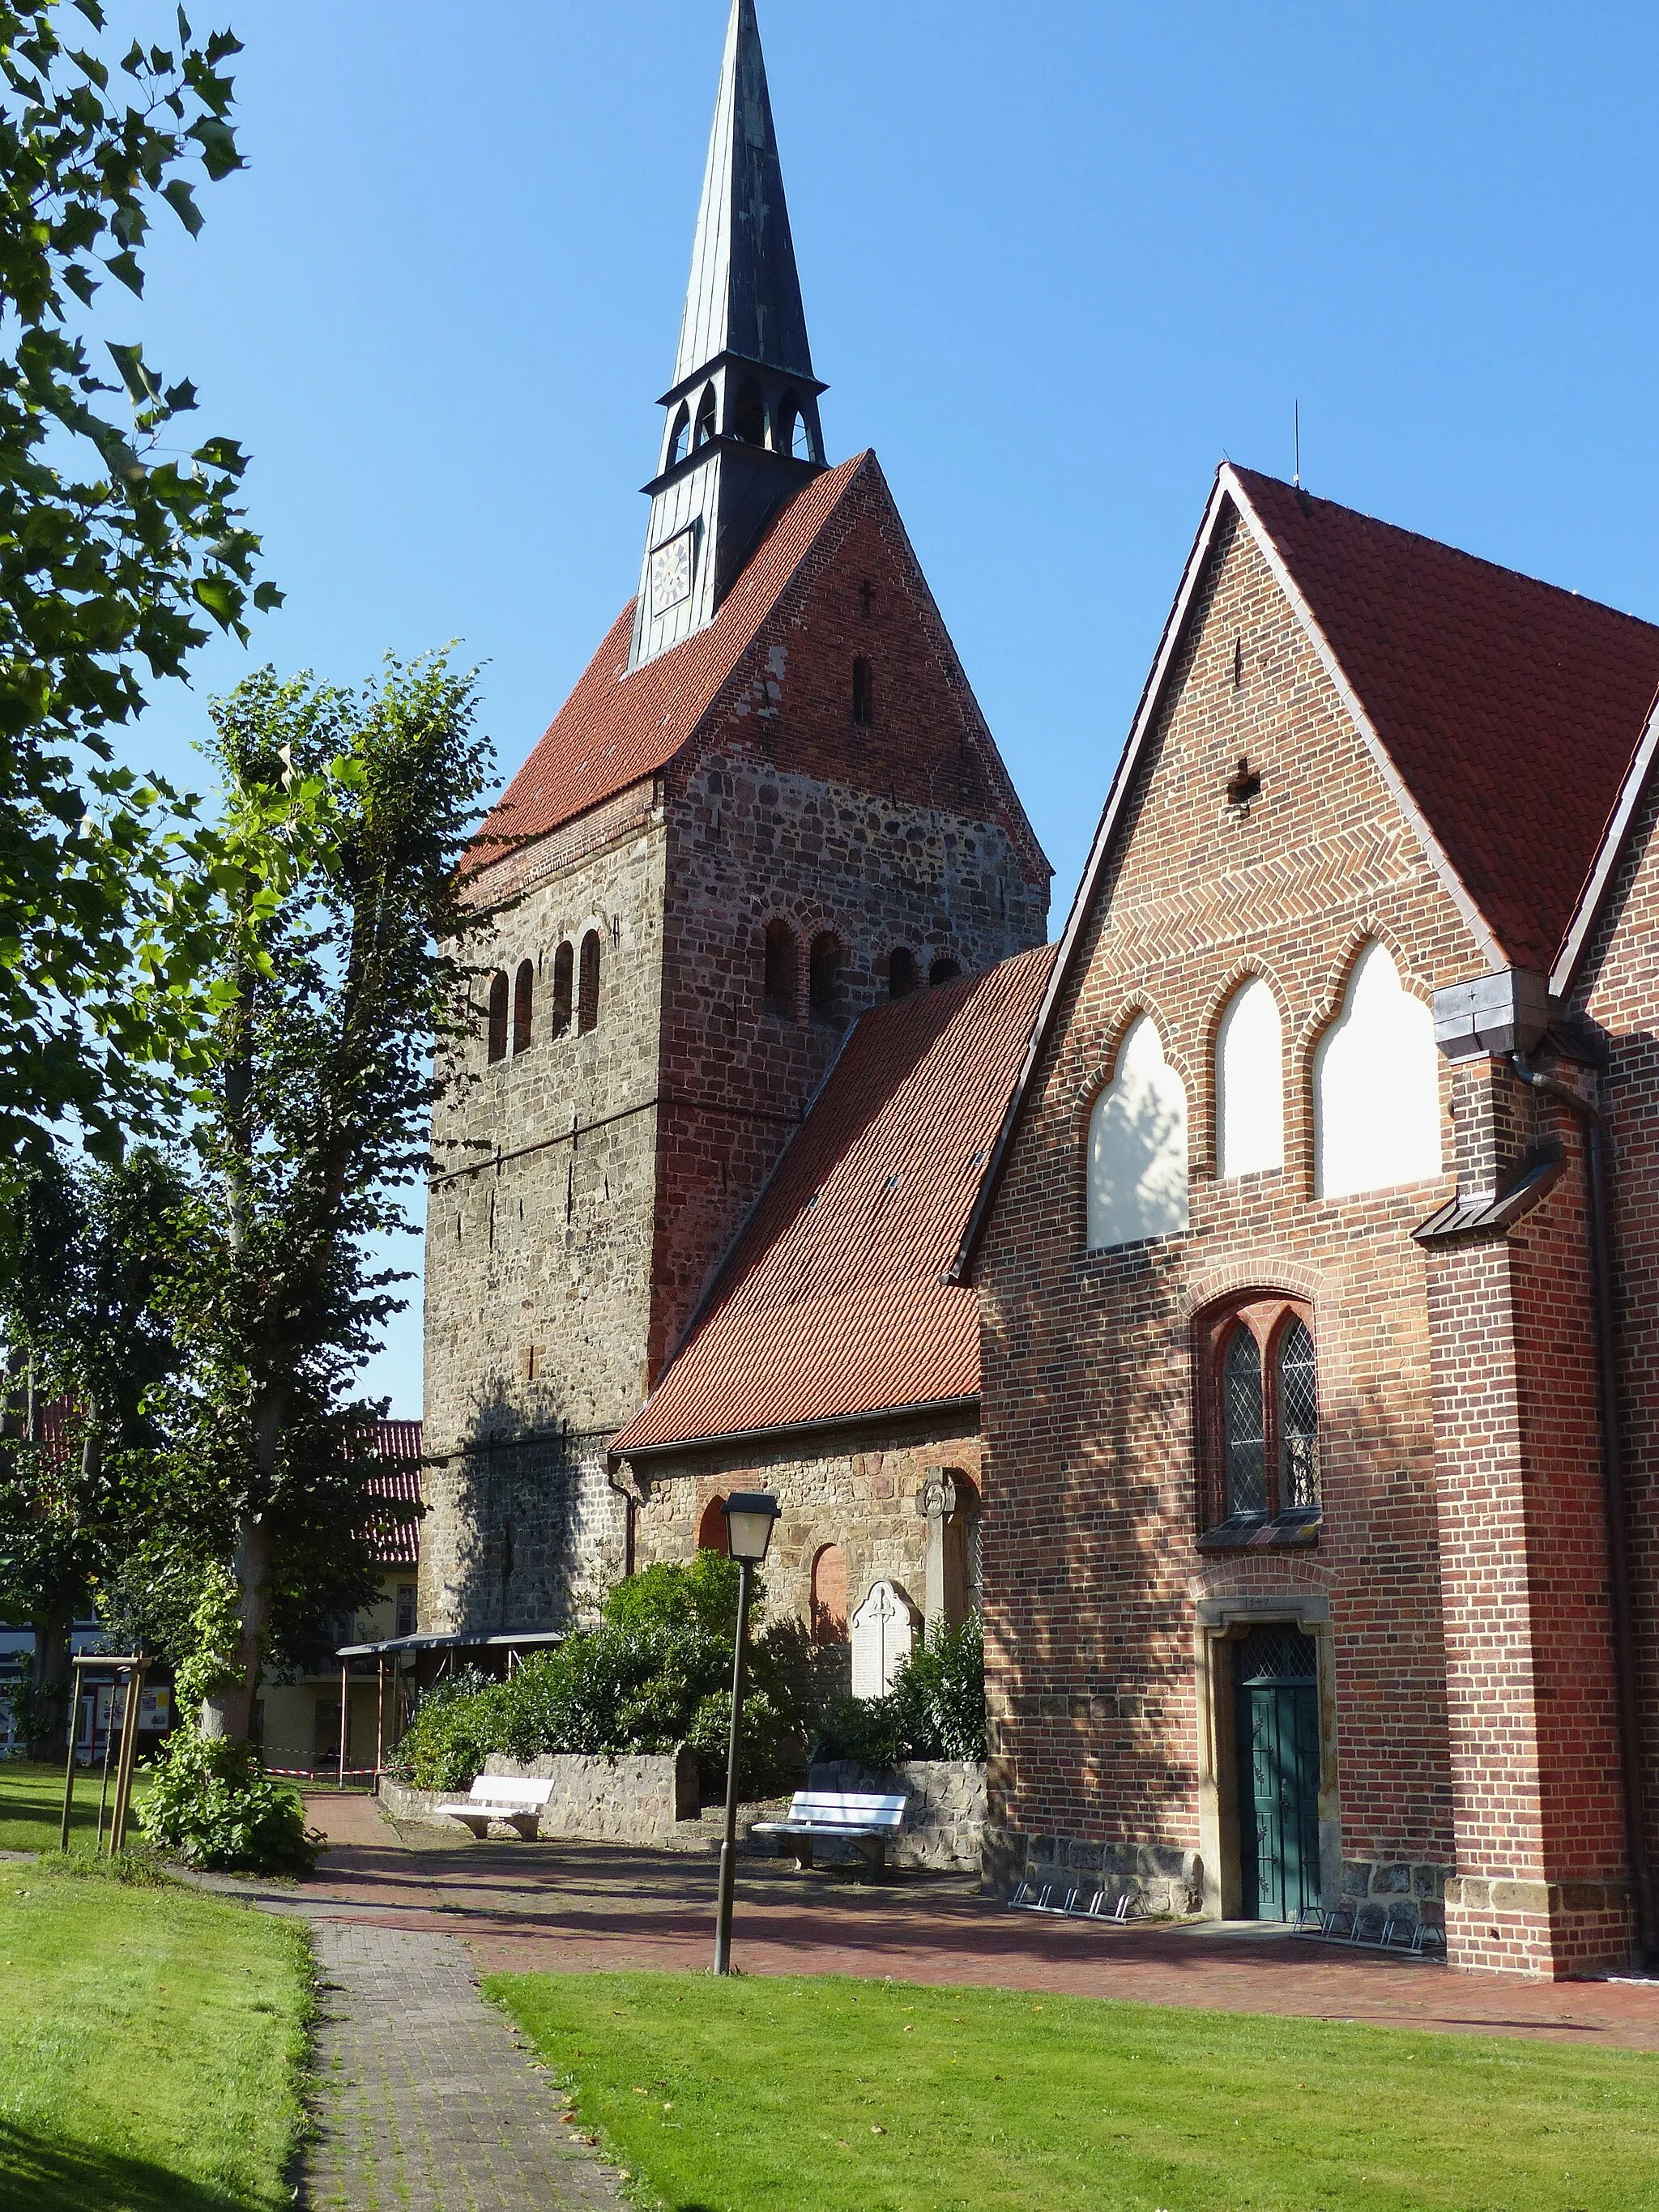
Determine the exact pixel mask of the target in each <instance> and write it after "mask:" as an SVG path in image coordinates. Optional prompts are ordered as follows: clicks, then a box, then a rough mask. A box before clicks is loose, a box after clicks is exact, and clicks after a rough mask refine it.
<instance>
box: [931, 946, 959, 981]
mask: <svg viewBox="0 0 1659 2212" xmlns="http://www.w3.org/2000/svg"><path fill="white" fill-rule="evenodd" d="M961 973H962V963H961V961H960V960H952V959H951V956H950V954H949V953H948V952H947V953H945V954H944V955H942V956H941V957H940V958H939V959H937V960H935V961H934V963H933V966H932V967H931V968H930V969H928V970H927V981H928V982H929V984H930V985H931V986H932V987H933V989H934V990H937V989H938V988H939V985H940V984H941V983H954V982H955V981H956V980H957V976H958V975H961Z"/></svg>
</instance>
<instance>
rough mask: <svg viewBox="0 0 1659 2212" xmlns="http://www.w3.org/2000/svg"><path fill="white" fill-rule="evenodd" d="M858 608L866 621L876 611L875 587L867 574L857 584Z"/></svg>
mask: <svg viewBox="0 0 1659 2212" xmlns="http://www.w3.org/2000/svg"><path fill="white" fill-rule="evenodd" d="M859 609H860V612H861V613H862V615H863V617H864V619H865V620H866V622H868V621H869V619H870V617H871V616H872V614H874V612H875V611H876V587H875V586H874V585H873V584H872V582H871V581H870V579H869V578H868V577H867V576H866V578H865V580H864V581H863V582H862V583H861V584H860V586H859Z"/></svg>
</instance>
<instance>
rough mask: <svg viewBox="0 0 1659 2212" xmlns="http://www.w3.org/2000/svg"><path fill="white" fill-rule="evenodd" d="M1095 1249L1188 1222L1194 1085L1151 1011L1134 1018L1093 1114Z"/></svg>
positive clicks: (1170, 1232) (1174, 1231) (1175, 1231)
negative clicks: (1172, 1056)
mask: <svg viewBox="0 0 1659 2212" xmlns="http://www.w3.org/2000/svg"><path fill="white" fill-rule="evenodd" d="M1088 1176H1089V1182H1088V1192H1089V1199H1088V1237H1089V1249H1090V1250H1091V1252H1107V1251H1110V1250H1112V1249H1114V1248H1115V1247H1116V1246H1117V1245H1120V1244H1138V1243H1141V1242H1142V1241H1143V1240H1144V1239H1146V1238H1147V1237H1178V1236H1180V1235H1181V1234H1182V1231H1184V1230H1185V1229H1186V1227H1187V1218H1188V1213H1187V1203H1188V1201H1187V1086H1186V1085H1185V1084H1184V1083H1183V1082H1182V1079H1181V1077H1180V1075H1179V1074H1178V1073H1177V1072H1176V1070H1175V1069H1174V1068H1173V1067H1171V1066H1170V1063H1169V1061H1168V1060H1166V1059H1165V1058H1164V1040H1163V1038H1162V1037H1161V1036H1159V1035H1158V1024H1157V1023H1156V1022H1154V1021H1153V1019H1152V1017H1151V1015H1150V1014H1140V1015H1138V1016H1137V1017H1136V1018H1135V1019H1134V1020H1133V1022H1132V1023H1131V1024H1129V1027H1128V1029H1127V1030H1126V1032H1125V1033H1124V1038H1123V1042H1122V1043H1121V1045H1120V1046H1119V1047H1118V1048H1117V1064H1116V1066H1115V1071H1114V1073H1113V1076H1112V1079H1111V1081H1110V1083H1109V1084H1108V1085H1107V1086H1106V1088H1105V1089H1104V1090H1103V1091H1102V1092H1101V1094H1100V1096H1099V1097H1098V1098H1097V1099H1096V1101H1095V1103H1094V1110H1093V1112H1092V1113H1091V1115H1090V1116H1089V1161H1088Z"/></svg>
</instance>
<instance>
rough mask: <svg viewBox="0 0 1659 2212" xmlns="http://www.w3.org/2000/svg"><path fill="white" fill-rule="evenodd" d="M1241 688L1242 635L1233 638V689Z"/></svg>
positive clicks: (1242, 675) (1242, 676) (1242, 685)
mask: <svg viewBox="0 0 1659 2212" xmlns="http://www.w3.org/2000/svg"><path fill="white" fill-rule="evenodd" d="M1243 688H1244V641H1243V638H1242V637H1236V638H1235V639H1234V640H1233V689H1234V690H1235V691H1242V690H1243Z"/></svg>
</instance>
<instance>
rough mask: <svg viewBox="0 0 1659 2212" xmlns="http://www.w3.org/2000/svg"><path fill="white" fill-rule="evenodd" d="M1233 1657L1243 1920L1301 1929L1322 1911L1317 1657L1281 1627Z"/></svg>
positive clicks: (1310, 1644) (1304, 1639)
mask: <svg viewBox="0 0 1659 2212" xmlns="http://www.w3.org/2000/svg"><path fill="white" fill-rule="evenodd" d="M1233 1650H1234V1674H1233V1680H1234V1681H1235V1683H1236V1684H1237V1699H1238V1851H1239V1860H1240V1872H1241V1873H1242V1875H1243V1885H1242V1887H1243V1899H1242V1904H1241V1910H1242V1911H1243V1915H1244V1917H1245V1918H1246V1919H1247V1920H1294V1919H1295V1918H1296V1916H1297V1913H1298V1912H1300V1911H1301V1910H1302V1908H1303V1906H1304V1905H1318V1903H1319V1901H1320V1900H1319V1680H1318V1663H1317V1650H1316V1645H1315V1644H1314V1640H1313V1638H1312V1637H1310V1636H1304V1634H1303V1633H1302V1632H1301V1630H1300V1629H1297V1628H1293V1627H1291V1626H1289V1625H1288V1623H1277V1622H1276V1623H1274V1624H1273V1626H1270V1627H1265V1628H1258V1629H1255V1630H1253V1631H1252V1632H1251V1633H1250V1634H1249V1636H1247V1637H1246V1638H1244V1639H1243V1642H1242V1643H1239V1644H1236V1645H1235V1646H1234V1648H1233Z"/></svg>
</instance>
